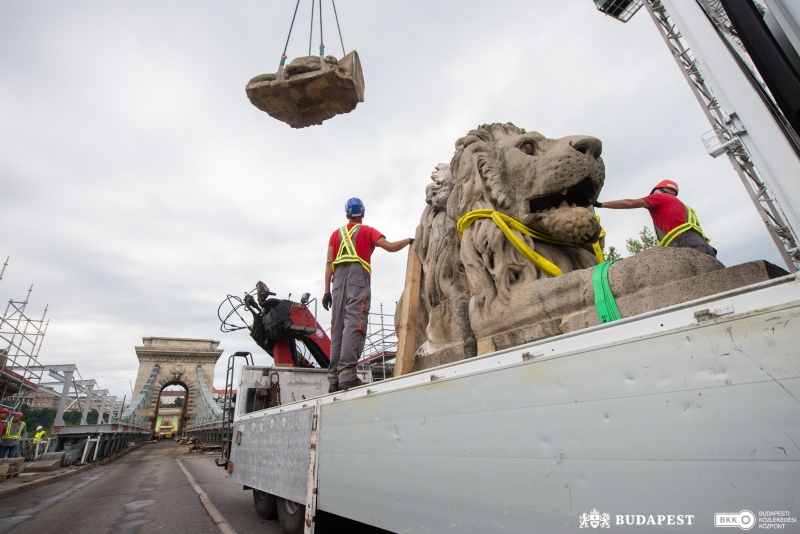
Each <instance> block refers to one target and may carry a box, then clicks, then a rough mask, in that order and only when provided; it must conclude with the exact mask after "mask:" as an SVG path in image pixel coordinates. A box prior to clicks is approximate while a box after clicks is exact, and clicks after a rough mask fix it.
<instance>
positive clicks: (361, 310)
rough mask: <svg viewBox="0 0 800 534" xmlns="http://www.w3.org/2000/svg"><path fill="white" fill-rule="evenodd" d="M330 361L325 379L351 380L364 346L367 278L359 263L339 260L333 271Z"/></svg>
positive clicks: (369, 295)
mask: <svg viewBox="0 0 800 534" xmlns="http://www.w3.org/2000/svg"><path fill="white" fill-rule="evenodd" d="M331 296H332V297H333V306H332V308H331V314H332V317H331V363H330V365H329V366H328V382H329V383H330V384H331V385H333V384H338V383H341V382H349V381H351V380H355V379H356V378H357V376H356V363H358V359H359V358H360V357H361V352H362V351H363V350H364V342H365V341H366V336H367V324H368V322H369V305H370V301H371V299H372V290H371V289H370V278H369V275H368V274H367V272H366V271H365V270H364V267H362V266H361V264H360V263H356V262H350V263H342V264H339V265H337V266H336V270H335V272H334V275H333V291H332V292H331Z"/></svg>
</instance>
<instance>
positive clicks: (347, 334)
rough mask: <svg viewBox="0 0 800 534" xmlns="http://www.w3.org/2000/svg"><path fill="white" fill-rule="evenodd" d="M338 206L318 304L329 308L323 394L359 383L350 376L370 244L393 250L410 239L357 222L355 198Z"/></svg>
mask: <svg viewBox="0 0 800 534" xmlns="http://www.w3.org/2000/svg"><path fill="white" fill-rule="evenodd" d="M344 211H345V215H347V224H346V225H345V226H342V227H341V228H339V229H338V230H336V231H334V232H333V234H331V238H330V241H329V242H328V257H327V261H326V262H325V295H324V296H323V297H322V307H323V308H325V309H326V310H328V309H330V310H331V316H332V317H331V362H330V365H329V366H328V384H329V387H328V392H329V393H334V392H336V391H339V390H340V389H341V390H346V389H349V388H352V387H356V386H362V385H364V384H365V382H362V381H361V380H359V378H358V376H357V375H356V364H357V363H358V359H359V357H360V356H361V351H363V350H364V343H365V341H366V335H367V325H368V324H369V307H370V300H371V297H372V292H371V289H370V276H371V273H372V269H371V267H370V260H371V258H372V252H373V251H374V250H375V247H376V246H377V247H380V248H382V249H383V250H386V251H388V252H397V251H399V250H402V249H404V248H405V247H406V246H407V245H410V244H411V243H413V242H414V238H406V239H401V240H400V241H387V240H386V237H385V236H384V235H383V234H382V233H381V232H379V231H378V230H376V229H375V228H372V227H369V226H367V225H365V224H361V220H362V219H363V218H364V211H365V210H364V203H363V202H361V200H359V199H357V198H351V199H350V200H348V201H347V203H346V204H345V206H344ZM331 283H332V284H333V292H331Z"/></svg>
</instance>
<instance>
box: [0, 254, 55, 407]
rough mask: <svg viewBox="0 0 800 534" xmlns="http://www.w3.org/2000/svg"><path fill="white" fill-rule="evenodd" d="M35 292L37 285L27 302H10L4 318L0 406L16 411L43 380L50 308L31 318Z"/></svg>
mask: <svg viewBox="0 0 800 534" xmlns="http://www.w3.org/2000/svg"><path fill="white" fill-rule="evenodd" d="M8 260H9V258H6V261H5V263H3V267H2V269H0V281H2V279H3V274H5V271H6V267H8ZM32 292H33V285H31V287H30V288H29V289H28V293H27V295H26V296H25V300H21V301H20V300H13V299H9V301H8V304H7V306H6V309H5V311H4V312H3V315H2V316H1V317H0V405H2V406H5V407H7V408H9V409H13V410H16V409H18V408H19V406H20V405H21V400H22V399H23V398H24V397H26V395H29V394H30V393H31V392H32V391H35V390H36V389H37V388H38V384H39V382H40V381H41V378H42V369H41V366H40V365H39V351H40V350H41V348H42V342H43V341H44V335H45V332H46V331H47V325H48V323H49V321H46V320H45V316H46V315H47V306H45V308H44V312H43V313H42V316H41V318H39V319H34V318H32V317H30V316H29V315H28V314H27V312H26V308H27V307H28V303H29V302H30V298H31V293H32Z"/></svg>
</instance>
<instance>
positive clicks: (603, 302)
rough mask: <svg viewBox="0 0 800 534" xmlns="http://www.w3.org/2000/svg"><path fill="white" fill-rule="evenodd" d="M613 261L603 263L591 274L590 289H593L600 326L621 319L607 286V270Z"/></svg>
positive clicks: (609, 287)
mask: <svg viewBox="0 0 800 534" xmlns="http://www.w3.org/2000/svg"><path fill="white" fill-rule="evenodd" d="M615 261H619V260H613V261H605V262H603V263H601V264H599V265H598V266H597V267H595V268H594V272H593V273H592V287H593V288H594V307H595V308H596V309H597V317H598V318H599V319H600V324H603V323H610V322H611V321H616V320H617V319H622V316H621V315H620V314H619V309H618V308H617V303H616V301H614V295H613V294H612V293H611V286H610V285H609V284H608V269H609V267H611V264H612V263H614V262H615Z"/></svg>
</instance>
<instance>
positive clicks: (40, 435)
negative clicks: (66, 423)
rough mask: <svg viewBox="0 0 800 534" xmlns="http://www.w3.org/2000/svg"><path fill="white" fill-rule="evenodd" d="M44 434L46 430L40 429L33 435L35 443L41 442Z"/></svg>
mask: <svg viewBox="0 0 800 534" xmlns="http://www.w3.org/2000/svg"><path fill="white" fill-rule="evenodd" d="M44 434H45V432H44V430H40V431H38V432H37V433H36V435H35V436H33V442H34V443H39V442H40V441H42V438H43V437H44Z"/></svg>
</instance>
